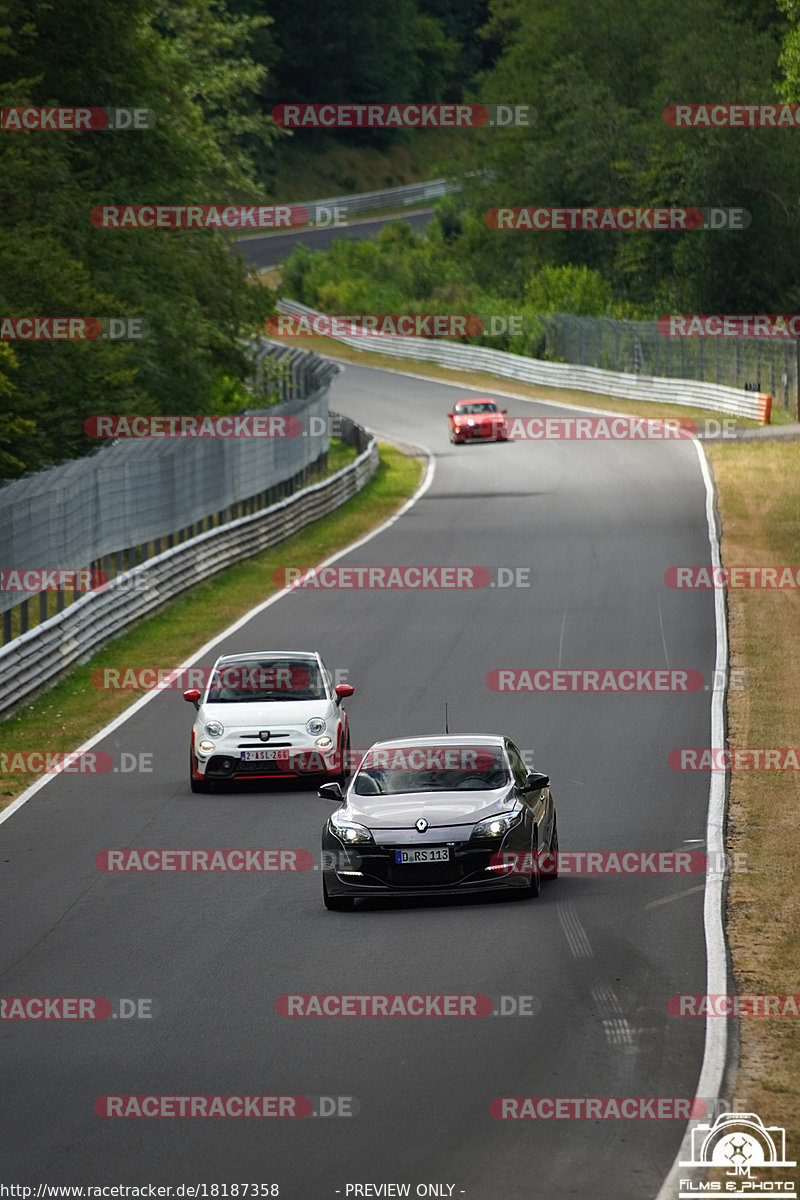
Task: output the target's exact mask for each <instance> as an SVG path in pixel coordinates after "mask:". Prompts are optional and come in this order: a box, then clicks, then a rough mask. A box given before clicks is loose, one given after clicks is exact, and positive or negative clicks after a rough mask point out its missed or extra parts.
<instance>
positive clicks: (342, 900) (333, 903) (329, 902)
mask: <svg viewBox="0 0 800 1200" xmlns="http://www.w3.org/2000/svg"><path fill="white" fill-rule="evenodd" d="M322 902H323V904H324V905H325V907H326V908H327V909H328V910H329V912H352V911H353V908H354V906H355V898H354V897H353V896H329V895H328V888H327V885H326V883H325V880H324V878H323V880H322Z"/></svg>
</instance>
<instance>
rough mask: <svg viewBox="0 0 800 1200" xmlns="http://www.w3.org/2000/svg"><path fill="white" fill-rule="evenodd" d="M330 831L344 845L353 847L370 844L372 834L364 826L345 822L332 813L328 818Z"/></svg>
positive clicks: (353, 822)
mask: <svg viewBox="0 0 800 1200" xmlns="http://www.w3.org/2000/svg"><path fill="white" fill-rule="evenodd" d="M330 826H331V830H332V831H333V832H334V833H335V834H336V836H337V837H338V838H340V839H341V840H342V841H343V842H344V843H345V845H347V846H355V845H357V844H358V843H359V842H371V841H372V834H371V833H370V831H369V830H368V829H367V828H366V826H364V825H358V824H357V823H356V822H355V821H347V820H345V819H344V818H343V817H340V816H339V814H338V813H334V814H333V816H332V817H331V818H330Z"/></svg>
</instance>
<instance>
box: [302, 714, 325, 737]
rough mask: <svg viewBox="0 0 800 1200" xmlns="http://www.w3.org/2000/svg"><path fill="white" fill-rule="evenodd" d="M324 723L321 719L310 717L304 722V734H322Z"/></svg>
mask: <svg viewBox="0 0 800 1200" xmlns="http://www.w3.org/2000/svg"><path fill="white" fill-rule="evenodd" d="M324 732H325V722H324V721H323V719H322V717H311V719H310V720H308V721H306V733H324Z"/></svg>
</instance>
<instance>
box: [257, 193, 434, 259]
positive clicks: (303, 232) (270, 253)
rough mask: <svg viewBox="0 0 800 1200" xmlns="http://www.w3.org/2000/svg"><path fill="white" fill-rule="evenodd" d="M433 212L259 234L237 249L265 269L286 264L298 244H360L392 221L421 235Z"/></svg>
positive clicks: (318, 247)
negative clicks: (343, 240)
mask: <svg viewBox="0 0 800 1200" xmlns="http://www.w3.org/2000/svg"><path fill="white" fill-rule="evenodd" d="M433 212H434V210H433V209H432V208H426V209H421V210H415V211H414V212H409V213H394V214H392V216H390V217H368V218H366V219H365V220H360V219H359V218H356V220H355V221H353V222H351V223H350V224H349V225H330V226H326V225H323V226H320V227H319V228H317V229H290V230H287V232H286V233H270V234H265V235H264V236H263V237H258V236H257V235H256V236H252V237H246V238H241V239H239V240H238V241H236V242H235V243H234V245H235V247H236V249H237V250H241V252H242V254H243V255H244V258H245V260H246V262H247V263H248V264H250V265H251V266H257V267H261V268H262V269H263V268H264V267H271V266H274V265H275V263H279V262H283V261H284V259H286V258H288V257H289V255H290V254H291V253H292V250H294V248H295V246H296V245H298V243H299V244H301V245H303V246H307V247H308V249H309V250H329V249H330V248H331V245H332V244H333V242H334V241H338V240H339V239H340V238H344V239H346V240H350V241H358V242H360V241H363V240H364V239H365V238H373V237H375V236H376V235H377V234H378V233H380V231H381V229H382V227H383V226H384V225H388V224H389V223H390V222H391V221H398V220H400V221H407V222H408V224H409V225H410V226H411V228H412V229H413V230H414V231H415V232H416V233H419V232H420V230H422V229H424V228H425V226H426V225H427V224H428V222H429V221H430V219H431V217H432V216H433Z"/></svg>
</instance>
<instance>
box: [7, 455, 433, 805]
mask: <svg viewBox="0 0 800 1200" xmlns="http://www.w3.org/2000/svg"><path fill="white" fill-rule="evenodd" d="M391 440H392V439H391V438H390V437H385V436H383V435H381V441H384V442H391ZM404 444H405V445H409V446H410V445H411V443H404ZM412 448H413V449H419V450H420V451H422V453H423V454H424V455H425V457H426V459H427V466H426V470H425V474H424V476H423V478H422V482H421V483H420V485H419V487H418V488H417V490H416V491H415V492H414V494H413V495H412V496H410V497H409V499H408V500H406V502H405V504H403V505H402V506H401V507H400V508H399V509H398V510H397V512H396V513H393V514H392V516H390V517H387V519H386V520H385V521H383V522H381V524H380V525H378V526H377V528H375V529H372V530H370V532H369V533H366V534H365V535H364V536H363V537H361V538H358V539H357V541H355V542H350V544H349V545H348V546H344V547H343V549H341V550H337V552H336V553H335V554H332V555H331V556H330V558H326V559H325V561H324V562H322V563H320V564H319V566H320V567H327V566H328V565H329V564H330V563H334V562H336V561H337V560H338V559H340V558H342V557H343V556H344V555H345V554H349V553H350V552H351V551H352V550H357V549H358V548H359V546H364V545H366V543H367V542H369V541H371V540H372V539H373V538H374V537H377V536H378V534H379V533H383V531H384V530H385V529H388V528H389V526H390V525H394V523H395V521H399V519H400V518H401V517H402V516H403V515H404V514H405V513H407V512H408V510H409V509H410V508H413V506H414V505H415V504H416V503H417V501H418V500H420V499H421V498H422V497H423V496H424V495H425V493H426V492H427V490H428V488H429V487H430V486H431V484H432V483H433V477H434V474H435V471H436V465H435V459H434V456H433V454H432V452H431V450H430V449H429V447H427V446H418V445H414V446H413V447H412ZM357 494H358V493H356V495H357ZM336 511H337V510H336V509H334V512H336ZM331 515H332V514H331ZM243 561H245V560H243ZM294 590H295V589H294V588H281V590H280V591H279V592H276V593H275V595H274V596H270V597H269V599H267V600H262V602H261V603H260V604H257V605H256V606H255V608H251V609H248V611H247V612H246V613H244V614H243V615H242V616H241V617H239V618H237V620H235V621H234V622H233V624H231V625H228V626H227V627H226V628H225V629H223V630H222V631H221V632H220V633H217V634H215V635H214V637H213V638H211V639H210V641H208V642H206V643H205V645H203V646H201V647H200V649H199V650H196V651H195V652H194V654H193V655H192V656H191V658H187V659H185V660H184V661H183V662H182V663H181V664H180V666H178V667H174V668H173V670H175V671H182V670H184V668H186V667H191V666H192V665H193V664H194V663H196V662H197V660H198V659H200V658H202V657H203V656H204V655H205V654H207V653H208V651H209V650H211V649H212V648H213V647H214V646H216V645H218V644H219V643H220V642H222V641H224V640H225V639H226V638H228V637H230V636H231V634H233V633H235V632H236V631H237V630H238V629H241V627H242V626H243V625H246V624H247V622H248V621H250V620H252V619H253V617H257V616H258V614H259V613H262V612H264V610H265V609H267V608H269V607H270V605H272V604H276V603H277V602H278V600H282V599H283V597H284V596H286V595H288V594H289V593H290V592H293V591H294ZM163 690H164V689H163V688H153V689H152V690H151V691H149V692H147V694H146V695H144V696H142V697H141V699H139V700H137V701H136V702H135V703H134V704H132V705H131V706H130V708H126V709H125V711H124V712H121V713H120V714H119V716H118V717H115V718H114V719H113V721H109V723H108V724H107V725H104V726H103V728H102V729H99V730H98V731H97V733H95V734H93V735H92V737H90V738H89V740H88V741H86V742H83V744H82V745H80V746H78V747H77V748H76V749H75V750H70V751H68V752H67V756H68V757H69V758H74V757H75V756H76V755H78V754H83V753H84V752H85V751H86V750H91V748H92V746H95V745H96V744H97V743H98V742H100V741H102V740H103V739H104V738H106V737H108V735H109V734H110V733H113V732H114V730H115V729H119V728H120V726H121V725H124V724H125V722H126V721H128V720H130V718H131V717H132V716H134V715H135V714H136V713H138V712H139V710H140V709H142V708H144V706H145V704H149V703H150V701H151V700H153V699H154V698H155V697H156V696H158V695H160V694H161V692H162V691H163ZM61 774H63V771H54V772H53V773H52V774H50V775H43V776H42V777H41V779H37V780H36V782H35V783H32V784H31V786H30V787H28V788H26V789H25V791H24V792H22V794H21V795H19V796H17V798H16V800H14V801H12V803H11V804H9V806H8V808H6V809H4V810H3V811H2V812H0V825H2V824H3V822H4V821H7V820H8V818H9V817H10V816H12V814H13V813H15V812H17V811H18V809H20V808H22V806H23V804H27V802H28V801H29V800H31V799H33V797H34V796H35V795H36V794H37V792H40V791H41V790H42V788H43V787H46V786H47V784H48V783H50V782H51V780H53V779H56V778H58V776H59V775H61Z"/></svg>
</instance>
